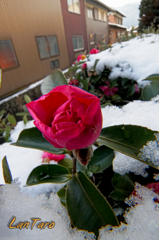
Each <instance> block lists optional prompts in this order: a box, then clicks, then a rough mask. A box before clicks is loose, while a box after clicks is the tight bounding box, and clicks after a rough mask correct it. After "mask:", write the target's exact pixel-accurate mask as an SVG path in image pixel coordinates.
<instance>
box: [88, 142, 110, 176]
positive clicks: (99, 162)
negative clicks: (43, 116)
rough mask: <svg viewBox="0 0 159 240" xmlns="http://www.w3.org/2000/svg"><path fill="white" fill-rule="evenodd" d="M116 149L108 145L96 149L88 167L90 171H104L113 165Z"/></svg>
mask: <svg viewBox="0 0 159 240" xmlns="http://www.w3.org/2000/svg"><path fill="white" fill-rule="evenodd" d="M113 159H114V151H113V150H112V149H111V148H108V147H106V146H101V147H99V148H97V149H96V150H95V151H94V155H93V157H92V158H91V160H90V162H89V164H88V166H87V168H88V170H89V171H90V172H93V173H97V172H102V171H103V170H105V169H106V168H108V167H110V166H111V165H112V161H113Z"/></svg>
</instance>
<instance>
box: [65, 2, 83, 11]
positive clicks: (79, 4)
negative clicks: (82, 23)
mask: <svg viewBox="0 0 159 240" xmlns="http://www.w3.org/2000/svg"><path fill="white" fill-rule="evenodd" d="M71 1H72V5H73V9H74V4H75V2H74V0H71ZM78 3H79V12H75V11H74V10H73V11H71V10H69V5H68V0H67V7H68V11H69V12H71V13H75V14H81V9H80V0H78Z"/></svg>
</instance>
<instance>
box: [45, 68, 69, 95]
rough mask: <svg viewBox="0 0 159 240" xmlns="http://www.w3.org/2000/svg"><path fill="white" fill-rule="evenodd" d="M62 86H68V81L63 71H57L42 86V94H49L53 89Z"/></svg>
mask: <svg viewBox="0 0 159 240" xmlns="http://www.w3.org/2000/svg"><path fill="white" fill-rule="evenodd" d="M60 85H68V83H67V80H66V78H65V76H64V74H63V72H62V71H61V70H59V69H58V70H56V71H55V72H54V73H53V74H50V75H48V76H47V77H46V78H45V79H44V80H43V82H42V84H41V92H42V94H47V93H49V92H50V91H51V90H52V89H53V88H55V87H57V86H60Z"/></svg>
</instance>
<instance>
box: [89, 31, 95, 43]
mask: <svg viewBox="0 0 159 240" xmlns="http://www.w3.org/2000/svg"><path fill="white" fill-rule="evenodd" d="M90 35H92V36H90ZM91 38H94V41H92V42H91V41H90V40H91ZM95 38H96V34H95V33H90V34H89V44H91V45H93V44H95V43H96V39H95Z"/></svg>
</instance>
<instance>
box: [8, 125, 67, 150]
mask: <svg viewBox="0 0 159 240" xmlns="http://www.w3.org/2000/svg"><path fill="white" fill-rule="evenodd" d="M11 145H14V146H17V147H26V148H34V149H39V150H42V151H45V152H50V153H55V154H62V153H66V152H67V150H66V149H61V148H55V147H54V146H53V145H52V144H51V143H49V142H48V141H46V140H45V138H44V137H43V136H42V133H41V132H40V131H39V130H38V129H37V128H34V127H33V128H29V129H25V130H23V131H22V132H21V133H20V135H19V138H18V140H17V142H16V143H12V144H11Z"/></svg>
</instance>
